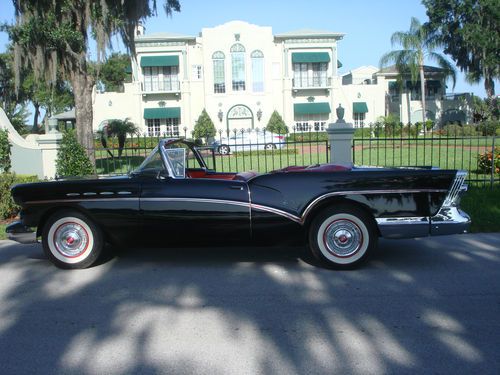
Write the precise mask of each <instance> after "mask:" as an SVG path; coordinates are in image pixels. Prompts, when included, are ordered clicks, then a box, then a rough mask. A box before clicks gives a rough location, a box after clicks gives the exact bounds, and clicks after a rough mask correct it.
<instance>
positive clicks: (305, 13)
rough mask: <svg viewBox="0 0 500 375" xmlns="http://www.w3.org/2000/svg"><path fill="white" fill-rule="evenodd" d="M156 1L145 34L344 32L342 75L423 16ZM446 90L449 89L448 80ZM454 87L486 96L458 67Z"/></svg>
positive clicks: (4, 13)
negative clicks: (237, 25)
mask: <svg viewBox="0 0 500 375" xmlns="http://www.w3.org/2000/svg"><path fill="white" fill-rule="evenodd" d="M157 3H158V4H159V5H160V6H159V9H158V16H157V17H153V18H150V19H148V20H147V21H146V23H145V27H146V34H149V33H155V32H172V33H178V34H185V35H192V36H196V35H198V34H199V33H200V32H201V29H202V28H204V27H214V26H217V25H220V24H223V23H225V22H228V21H233V20H241V21H246V22H249V23H253V24H256V25H259V26H271V27H272V29H273V34H280V33H284V32H287V31H293V30H298V29H303V28H307V29H315V30H325V31H332V32H340V33H345V34H346V35H345V37H344V39H343V40H341V41H339V42H338V45H337V47H338V56H339V60H340V61H341V62H342V64H343V67H342V68H341V69H340V74H343V73H347V72H349V71H350V70H351V69H355V68H357V67H360V66H363V65H374V66H378V63H379V59H380V57H381V56H382V55H383V54H384V53H386V52H388V51H390V50H392V49H393V47H392V46H391V43H390V38H391V35H392V33H393V32H395V31H406V30H408V29H409V27H410V20H411V17H416V18H418V19H419V20H420V21H421V22H422V23H423V22H425V21H426V20H427V16H426V14H425V7H424V6H423V5H422V4H421V1H420V0H376V1H373V0H351V1H345V0H342V1H340V0H309V1H304V0H301V1H297V0H287V1H283V0H253V1H244V2H238V1H235V0H230V1H229V0H212V1H202V0H191V1H188V0H180V3H181V12H180V13H174V14H173V16H172V17H171V18H169V17H166V16H165V12H164V11H163V8H162V7H161V6H162V4H163V0H157ZM0 22H1V23H3V22H9V23H13V22H14V9H13V6H12V0H0ZM113 42H114V44H115V50H120V49H122V47H120V46H121V44H120V43H119V40H118V38H113ZM7 43H8V37H7V35H6V34H5V33H2V32H0V52H3V51H4V50H5V46H6V44H7ZM396 48H397V47H396ZM93 55H94V56H95V53H94V54H93ZM450 61H451V60H450ZM448 92H453V90H452V84H451V83H449V84H448ZM454 92H455V93H464V92H471V93H474V95H478V96H480V97H485V96H486V95H485V91H484V84H483V82H481V83H479V84H474V85H470V84H468V83H467V82H465V80H464V75H463V74H462V73H461V72H459V71H458V79H457V84H456V86H455V89H454Z"/></svg>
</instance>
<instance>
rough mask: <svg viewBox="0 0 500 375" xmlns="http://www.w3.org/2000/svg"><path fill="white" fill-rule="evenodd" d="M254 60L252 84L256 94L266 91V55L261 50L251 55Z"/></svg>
mask: <svg viewBox="0 0 500 375" xmlns="http://www.w3.org/2000/svg"><path fill="white" fill-rule="evenodd" d="M250 57H251V58H252V84H253V91H254V92H262V91H264V54H263V53H262V51H260V50H258V49H257V50H255V51H253V52H252V53H251V55H250Z"/></svg>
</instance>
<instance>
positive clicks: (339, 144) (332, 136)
mask: <svg viewBox="0 0 500 375" xmlns="http://www.w3.org/2000/svg"><path fill="white" fill-rule="evenodd" d="M326 132H327V133H328V141H329V142H330V163H335V164H351V163H352V161H353V158H352V153H353V150H352V140H353V138H354V127H353V126H352V124H351V123H346V122H345V121H344V120H342V119H337V121H336V122H334V123H331V124H329V125H328V128H327V129H326Z"/></svg>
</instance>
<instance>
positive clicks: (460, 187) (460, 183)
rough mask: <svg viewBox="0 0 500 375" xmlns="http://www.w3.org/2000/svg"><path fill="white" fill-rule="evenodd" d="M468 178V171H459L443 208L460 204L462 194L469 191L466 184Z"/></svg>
mask: <svg viewBox="0 0 500 375" xmlns="http://www.w3.org/2000/svg"><path fill="white" fill-rule="evenodd" d="M466 176H467V172H466V171H458V172H457V174H456V176H455V179H454V180H453V183H452V184H451V188H450V191H449V192H448V195H447V196H446V199H445V200H444V203H443V207H451V206H454V205H455V204H456V203H457V202H458V198H459V197H460V193H461V192H462V191H464V190H466V189H467V185H465V184H464V182H465V177H466Z"/></svg>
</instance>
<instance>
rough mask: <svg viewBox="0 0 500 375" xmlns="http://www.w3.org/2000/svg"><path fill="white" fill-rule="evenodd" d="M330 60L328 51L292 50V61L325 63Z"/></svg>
mask: <svg viewBox="0 0 500 375" xmlns="http://www.w3.org/2000/svg"><path fill="white" fill-rule="evenodd" d="M327 62H330V55H329V54H328V52H293V53H292V63H327Z"/></svg>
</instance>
